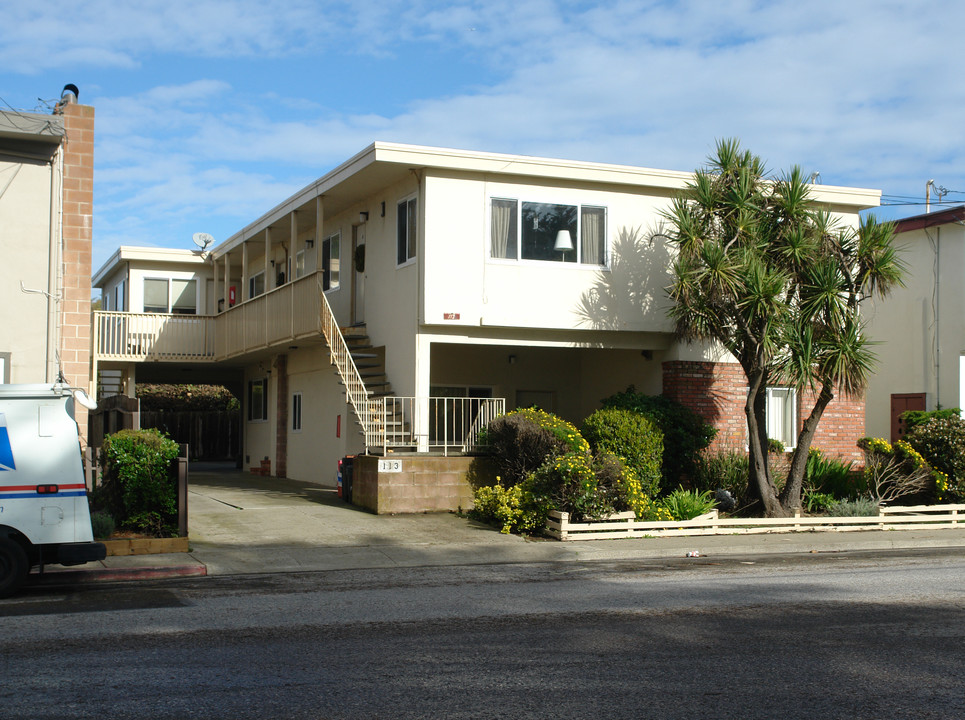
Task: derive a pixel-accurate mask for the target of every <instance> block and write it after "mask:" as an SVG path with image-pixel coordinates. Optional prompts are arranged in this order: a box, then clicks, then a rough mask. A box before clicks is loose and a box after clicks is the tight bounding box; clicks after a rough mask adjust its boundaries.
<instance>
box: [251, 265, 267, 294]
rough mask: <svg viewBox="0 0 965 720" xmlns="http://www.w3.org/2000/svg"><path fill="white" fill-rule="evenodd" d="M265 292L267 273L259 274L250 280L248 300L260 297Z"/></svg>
mask: <svg viewBox="0 0 965 720" xmlns="http://www.w3.org/2000/svg"><path fill="white" fill-rule="evenodd" d="M263 292H265V271H264V270H262V271H261V272H257V273H255V274H254V275H252V276H251V277H250V278H248V299H249V300H251V298H253V297H258V296H259V295H261V294H262V293H263Z"/></svg>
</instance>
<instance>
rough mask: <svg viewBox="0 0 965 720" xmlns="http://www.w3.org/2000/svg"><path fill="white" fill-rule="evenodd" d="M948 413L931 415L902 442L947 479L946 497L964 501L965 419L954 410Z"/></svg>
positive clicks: (916, 426)
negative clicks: (919, 454)
mask: <svg viewBox="0 0 965 720" xmlns="http://www.w3.org/2000/svg"><path fill="white" fill-rule="evenodd" d="M941 412H943V413H944V412H946V411H941ZM948 412H952V414H949V415H943V416H938V415H937V413H931V415H932V417H930V418H926V419H924V421H923V422H921V423H919V424H917V425H915V426H914V428H913V429H912V430H911V431H910V432H909V433H907V434H906V435H905V441H906V442H907V443H908V444H909V445H911V446H912V447H913V448H915V450H917V451H918V452H919V453H921V455H922V457H924V458H925V461H926V462H927V463H928V464H929V465H931V467H933V468H934V469H935V470H939V471H941V472H942V473H944V474H945V475H947V476H948V488H947V495H949V496H951V497H952V498H953V499H956V500H958V499H965V420H962V418H961V417H960V416H959V415H958V414H957V413H958V411H957V410H955V411H948ZM908 414H909V413H905V415H908Z"/></svg>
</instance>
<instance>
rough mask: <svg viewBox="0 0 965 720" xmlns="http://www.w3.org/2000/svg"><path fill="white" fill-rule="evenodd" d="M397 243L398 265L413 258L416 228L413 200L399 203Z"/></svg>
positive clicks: (414, 202) (416, 236) (414, 203)
mask: <svg viewBox="0 0 965 720" xmlns="http://www.w3.org/2000/svg"><path fill="white" fill-rule="evenodd" d="M398 216H399V221H398V242H397V252H396V261H397V263H398V264H399V265H402V264H403V263H406V262H408V261H409V260H411V259H412V258H414V257H415V248H416V240H417V238H418V235H417V233H416V230H417V228H418V224H417V222H416V220H417V214H416V201H415V198H410V199H408V200H403V201H402V202H400V203H399V211H398Z"/></svg>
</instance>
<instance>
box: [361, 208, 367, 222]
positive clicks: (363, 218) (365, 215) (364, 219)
mask: <svg viewBox="0 0 965 720" xmlns="http://www.w3.org/2000/svg"><path fill="white" fill-rule="evenodd" d="M368 221H369V212H368V210H363V211H362V212H360V213H359V223H366V222H368Z"/></svg>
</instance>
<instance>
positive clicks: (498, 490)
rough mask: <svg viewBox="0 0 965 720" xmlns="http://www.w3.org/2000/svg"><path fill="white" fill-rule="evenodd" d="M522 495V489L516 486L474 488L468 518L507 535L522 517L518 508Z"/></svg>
mask: <svg viewBox="0 0 965 720" xmlns="http://www.w3.org/2000/svg"><path fill="white" fill-rule="evenodd" d="M522 495H523V491H522V488H520V487H519V486H518V485H515V486H513V487H510V488H504V487H502V486H500V485H493V486H491V487H481V488H476V490H475V492H474V493H473V501H474V504H473V509H472V510H470V511H469V513H468V514H469V517H471V518H473V519H474V520H479V521H481V522H484V523H488V524H490V525H495V526H496V527H498V528H499V532H501V533H509V532H511V531H513V530H515V529H516V528H517V526H518V524H519V521H520V518H521V516H522V510H520V507H519V503H520V499H521V498H522Z"/></svg>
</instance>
